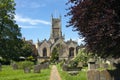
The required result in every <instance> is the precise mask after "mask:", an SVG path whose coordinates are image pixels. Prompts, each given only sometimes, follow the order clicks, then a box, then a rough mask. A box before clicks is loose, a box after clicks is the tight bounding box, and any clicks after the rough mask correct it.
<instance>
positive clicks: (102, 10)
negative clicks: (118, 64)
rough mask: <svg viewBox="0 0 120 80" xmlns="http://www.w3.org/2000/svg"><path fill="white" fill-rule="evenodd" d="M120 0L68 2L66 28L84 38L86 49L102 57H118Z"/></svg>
mask: <svg viewBox="0 0 120 80" xmlns="http://www.w3.org/2000/svg"><path fill="white" fill-rule="evenodd" d="M119 3H120V0H69V2H68V3H67V5H71V7H69V9H68V11H69V12H68V14H67V16H70V17H71V18H70V21H69V22H68V23H69V25H68V26H73V27H74V29H75V30H76V31H79V35H80V36H82V37H84V38H85V40H84V41H85V43H86V47H87V49H88V51H89V52H93V53H96V54H98V55H99V56H102V57H107V56H113V57H115V58H116V57H120V5H119Z"/></svg>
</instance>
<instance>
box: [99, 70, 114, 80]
mask: <svg viewBox="0 0 120 80" xmlns="http://www.w3.org/2000/svg"><path fill="white" fill-rule="evenodd" d="M100 80H112V78H111V75H110V73H109V72H108V71H107V70H103V71H101V72H100Z"/></svg>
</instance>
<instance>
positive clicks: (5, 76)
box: [0, 66, 50, 80]
mask: <svg viewBox="0 0 120 80" xmlns="http://www.w3.org/2000/svg"><path fill="white" fill-rule="evenodd" d="M49 77H50V69H44V70H41V73H33V71H31V73H24V71H23V70H13V69H12V67H11V66H2V71H0V80H49Z"/></svg>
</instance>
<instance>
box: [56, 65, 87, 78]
mask: <svg viewBox="0 0 120 80" xmlns="http://www.w3.org/2000/svg"><path fill="white" fill-rule="evenodd" d="M57 68H58V72H59V73H60V76H61V78H62V80H87V72H86V70H84V71H83V70H81V71H80V72H79V73H78V74H77V75H72V76H71V75H70V74H69V73H67V72H66V71H63V70H62V68H61V67H60V65H59V64H58V65H57Z"/></svg>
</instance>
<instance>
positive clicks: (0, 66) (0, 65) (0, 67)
mask: <svg viewBox="0 0 120 80" xmlns="http://www.w3.org/2000/svg"><path fill="white" fill-rule="evenodd" d="M0 71H2V64H1V63H0Z"/></svg>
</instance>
